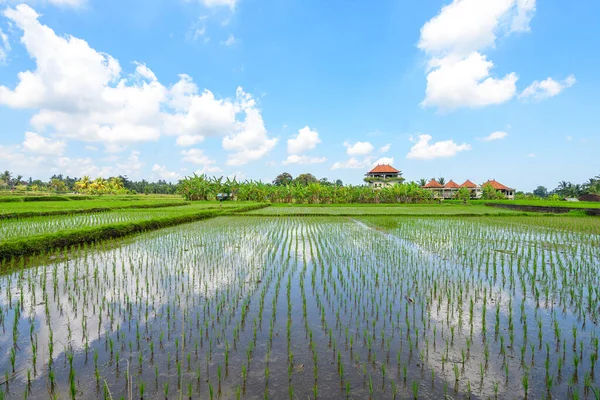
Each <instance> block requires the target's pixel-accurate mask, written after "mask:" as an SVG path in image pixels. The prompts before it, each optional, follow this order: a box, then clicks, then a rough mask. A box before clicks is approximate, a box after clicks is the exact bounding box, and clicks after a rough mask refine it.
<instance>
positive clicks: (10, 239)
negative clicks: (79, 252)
mask: <svg viewBox="0 0 600 400" xmlns="http://www.w3.org/2000/svg"><path fill="white" fill-rule="evenodd" d="M237 205H238V207H224V208H208V207H206V204H193V205H189V206H182V207H174V208H172V209H158V211H156V210H153V211H147V210H136V211H134V210H129V211H128V212H124V211H116V212H107V213H99V214H93V215H85V216H79V215H75V216H64V217H54V218H44V217H42V218H25V219H22V220H19V219H17V220H9V221H6V222H5V223H3V225H2V226H1V227H0V233H2V234H3V236H2V237H3V238H7V239H5V240H2V241H0V260H7V259H10V258H14V257H19V256H29V255H33V254H40V253H44V252H48V251H51V250H54V249H58V248H65V247H70V246H73V245H76V244H82V243H92V242H97V241H101V240H107V239H114V238H119V237H123V236H127V235H131V234H134V233H140V232H145V231H151V230H156V229H160V228H164V227H168V226H174V225H179V224H184V223H188V222H193V221H198V220H201V219H206V218H211V217H216V216H219V215H226V214H229V213H231V212H243V211H248V210H252V209H256V208H260V207H264V205H261V204H255V203H254V204H252V203H250V204H245V205H244V204H239V203H238V204H237Z"/></svg>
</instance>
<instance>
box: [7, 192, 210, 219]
mask: <svg viewBox="0 0 600 400" xmlns="http://www.w3.org/2000/svg"><path fill="white" fill-rule="evenodd" d="M178 203H180V204H181V205H183V204H186V203H185V202H184V201H183V200H181V199H180V198H179V199H173V198H168V199H165V200H158V199H151V200H150V199H148V200H146V199H144V198H143V197H140V198H137V199H132V200H113V199H101V200H78V201H74V200H73V201H36V202H30V203H28V202H25V203H23V202H14V203H0V216H2V215H6V214H18V213H23V212H27V213H32V212H39V213H42V212H48V211H78V210H90V209H97V208H111V209H118V208H123V207H136V206H137V207H148V206H150V207H160V206H161V205H163V204H178ZM214 205H216V204H213V206H214Z"/></svg>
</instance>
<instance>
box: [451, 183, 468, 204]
mask: <svg viewBox="0 0 600 400" xmlns="http://www.w3.org/2000/svg"><path fill="white" fill-rule="evenodd" d="M455 197H456V199H457V200H462V201H463V203H465V204H467V201H468V200H469V199H470V198H471V191H470V190H469V189H468V188H466V187H461V188H460V189H458V191H457V192H456V194H455Z"/></svg>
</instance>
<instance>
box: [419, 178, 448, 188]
mask: <svg viewBox="0 0 600 400" xmlns="http://www.w3.org/2000/svg"><path fill="white" fill-rule="evenodd" d="M423 187H424V188H429V189H433V188H435V189H441V188H443V186H442V185H440V183H439V182H438V181H436V180H435V179H432V180H430V181H429V182H428V183H427V185H425V186H423Z"/></svg>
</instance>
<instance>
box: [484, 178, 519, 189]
mask: <svg viewBox="0 0 600 400" xmlns="http://www.w3.org/2000/svg"><path fill="white" fill-rule="evenodd" d="M483 185H490V186H491V187H493V188H494V189H496V190H512V189H511V188H509V187H508V186H504V185H503V184H501V183H500V182H498V181H496V180H495V179H492V180H489V181H487V182H486V183H484V184H483ZM483 185H481V186H483Z"/></svg>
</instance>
